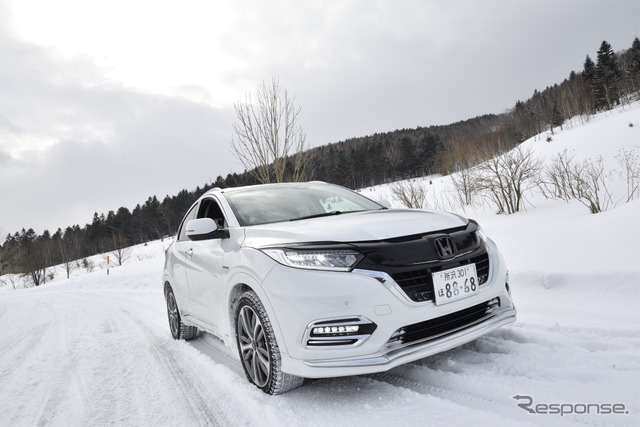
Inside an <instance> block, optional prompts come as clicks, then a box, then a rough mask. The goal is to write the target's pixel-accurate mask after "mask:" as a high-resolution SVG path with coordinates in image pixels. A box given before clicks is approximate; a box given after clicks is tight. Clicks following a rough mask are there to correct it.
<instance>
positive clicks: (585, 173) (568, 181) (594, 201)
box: [541, 150, 613, 213]
mask: <svg viewBox="0 0 640 427" xmlns="http://www.w3.org/2000/svg"><path fill="white" fill-rule="evenodd" d="M609 175H610V174H607V173H605V170H604V163H603V159H602V156H599V157H597V158H596V159H595V160H594V159H590V158H589V159H585V160H583V161H582V163H578V162H576V161H575V160H574V155H573V154H571V153H569V152H568V151H567V150H564V151H562V152H561V153H558V154H557V155H556V157H555V158H554V159H553V160H552V162H551V164H550V165H549V166H547V168H546V170H545V173H544V178H545V179H544V182H543V183H541V188H542V191H543V193H544V194H545V196H546V197H549V198H558V199H561V200H571V199H575V200H578V201H579V202H580V203H582V204H583V205H584V206H586V207H587V208H588V209H589V212H591V213H598V212H602V211H606V210H607V209H608V208H609V207H610V206H611V205H612V204H613V200H612V195H611V191H610V189H609Z"/></svg>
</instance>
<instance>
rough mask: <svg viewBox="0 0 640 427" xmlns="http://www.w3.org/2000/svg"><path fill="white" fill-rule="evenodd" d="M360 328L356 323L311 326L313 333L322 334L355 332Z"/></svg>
mask: <svg viewBox="0 0 640 427" xmlns="http://www.w3.org/2000/svg"><path fill="white" fill-rule="evenodd" d="M359 330H360V326H358V325H347V326H331V327H329V326H327V327H319V328H313V333H314V335H316V334H317V335H324V334H355V333H357V332H358V331H359Z"/></svg>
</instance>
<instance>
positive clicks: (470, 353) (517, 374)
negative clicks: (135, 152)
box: [0, 258, 640, 426]
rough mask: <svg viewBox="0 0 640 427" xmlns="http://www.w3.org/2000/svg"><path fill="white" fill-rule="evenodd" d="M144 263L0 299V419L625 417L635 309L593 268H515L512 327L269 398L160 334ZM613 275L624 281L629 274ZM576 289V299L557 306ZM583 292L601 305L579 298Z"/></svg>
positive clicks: (156, 263) (206, 346) (291, 421)
mask: <svg viewBox="0 0 640 427" xmlns="http://www.w3.org/2000/svg"><path fill="white" fill-rule="evenodd" d="M160 268H161V259H160V258H156V259H152V260H147V261H144V262H142V263H138V264H137V265H132V266H131V267H127V266H124V267H121V268H119V269H117V270H114V271H112V273H111V275H110V276H109V277H106V276H105V275H104V272H95V273H91V274H88V275H85V276H80V277H77V278H75V279H71V280H70V281H68V283H65V282H64V281H63V282H62V283H60V284H55V283H54V284H51V285H49V286H47V288H41V289H31V290H24V291H20V292H4V293H2V294H0V295H1V297H0V325H1V328H2V329H1V332H0V346H1V348H2V349H3V350H2V356H1V358H0V361H1V362H2V364H1V368H0V384H1V385H2V393H1V395H0V397H1V399H0V424H1V425H11V426H21V425H78V426H80V425H83V426H84V425H104V424H117V425H284V424H286V425H389V424H390V423H393V424H395V425H425V423H426V424H428V425H451V424H452V423H453V424H459V425H462V424H468V425H469V424H474V425H505V426H507V425H509V426H513V425H558V424H562V423H565V422H566V423H568V424H574V423H575V422H578V423H580V424H587V425H600V424H616V425H633V424H634V423H637V422H638V420H639V418H638V413H639V412H640V405H639V402H638V396H639V395H640V390H639V389H638V387H639V383H640V381H639V380H640V360H639V357H638V351H639V349H640V336H639V335H638V333H637V332H638V327H637V325H638V322H639V320H640V319H639V316H638V314H637V310H627V309H626V305H628V306H633V305H635V306H636V307H637V304H638V303H639V302H640V301H638V298H637V293H635V294H634V293H629V294H626V295H625V294H624V292H620V290H618V291H617V292H613V293H612V295H614V299H613V300H612V301H611V303H610V304H607V303H605V302H604V301H603V298H602V284H603V283H604V282H605V281H606V278H604V277H602V278H601V280H599V279H598V278H592V280H591V281H587V282H585V281H584V280H582V279H581V278H580V277H572V276H570V275H567V276H558V277H555V276H553V277H548V276H547V277H542V276H539V275H536V274H529V273H523V274H516V275H515V277H514V278H513V282H514V283H517V284H518V285H517V286H515V289H514V293H515V295H514V297H515V299H516V301H517V302H518V308H519V310H520V316H521V321H519V322H518V323H517V324H516V325H514V326H512V327H506V328H502V329H501V330H498V331H496V332H494V333H492V334H490V335H489V336H486V337H484V338H481V339H479V340H476V341H474V342H472V343H470V344H467V345H465V346H463V347H461V348H458V349H455V350H452V351H449V352H446V353H442V354H439V355H436V356H434V357H430V358H427V359H424V360H421V361H419V362H417V363H413V364H410V365H407V366H403V367H399V368H396V369H394V370H392V371H390V372H388V373H385V374H377V375H370V376H359V377H350V378H335V379H326V380H314V381H309V380H308V381H307V382H306V383H305V385H304V386H303V387H301V388H300V389H297V390H294V391H292V392H290V393H288V394H285V395H282V396H276V397H272V396H267V395H264V394H263V393H262V392H261V391H259V390H258V389H256V388H255V387H253V386H251V385H249V384H248V383H247V382H246V381H245V379H244V377H243V374H242V373H241V369H240V365H239V363H238V362H237V361H236V360H235V356H234V354H233V353H232V352H231V351H230V350H228V349H226V348H225V347H224V346H223V345H222V343H221V342H220V341H219V340H217V339H215V338H214V337H212V336H209V335H205V336H203V337H201V338H199V339H197V340H195V341H192V342H190V343H187V342H175V341H173V340H172V339H171V336H170V333H169V330H168V326H167V320H166V317H165V311H164V300H163V297H162V294H161V291H160V288H159V286H158V285H157V283H159V269H160ZM628 279H629V280H633V281H635V283H640V280H639V279H640V277H638V276H637V275H636V276H633V277H631V276H630V277H628ZM550 282H553V283H550ZM576 288H577V289H580V298H579V300H578V301H577V302H578V304H575V305H572V301H573V300H574V298H573V297H572V295H574V294H575V289H576ZM615 295H618V297H615ZM634 295H635V297H634ZM634 298H635V299H634ZM587 300H593V301H601V302H596V303H593V304H588V305H587V306H585V305H584V304H583V301H587ZM547 302H548V303H547ZM621 304H622V305H621ZM594 307H600V309H599V310H598V312H597V313H591V312H590V311H591V310H592V309H593V308H594ZM565 308H567V310H566V309H565ZM567 314H570V315H567ZM599 319H600V320H599ZM585 321H586V323H585ZM598 324H600V325H601V326H597V325H598ZM516 395H520V396H530V398H531V399H533V400H534V405H535V404H549V405H551V404H565V405H574V406H571V407H570V406H565V411H569V410H571V411H578V412H579V411H583V408H582V407H581V406H577V405H580V404H598V405H605V404H606V405H609V404H615V403H618V404H623V405H624V411H625V412H629V413H628V414H626V413H625V414H619V415H615V414H600V415H598V414H595V412H594V411H595V410H596V407H595V406H592V407H591V409H590V412H591V413H590V414H583V415H576V414H566V415H564V416H562V417H561V416H560V415H552V414H548V415H544V414H530V413H528V412H527V411H526V410H525V409H523V408H521V407H518V406H517V405H518V403H527V400H526V398H521V399H520V400H516V399H514V398H513V396H516ZM603 407H604V406H603ZM598 409H600V408H598Z"/></svg>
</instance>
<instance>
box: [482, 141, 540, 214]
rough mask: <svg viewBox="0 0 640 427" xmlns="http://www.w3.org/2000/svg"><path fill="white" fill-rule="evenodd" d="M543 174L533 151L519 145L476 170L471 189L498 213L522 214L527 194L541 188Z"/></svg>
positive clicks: (494, 157)
mask: <svg viewBox="0 0 640 427" xmlns="http://www.w3.org/2000/svg"><path fill="white" fill-rule="evenodd" d="M541 170H542V162H541V161H540V160H539V159H537V158H536V157H534V155H533V151H531V150H530V149H525V148H522V146H521V145H520V146H518V147H516V148H514V149H512V150H510V151H507V152H506V153H503V154H500V155H495V156H493V157H492V158H490V159H489V160H487V161H485V162H483V163H481V164H479V165H477V166H476V167H474V169H473V177H472V178H471V184H470V185H471V187H472V188H474V189H477V191H478V192H479V193H480V194H483V195H484V196H485V197H487V198H488V199H489V200H490V201H491V202H493V203H494V204H495V205H496V206H497V208H498V211H499V212H504V213H507V214H512V213H515V212H519V211H520V210H521V208H522V206H523V203H524V200H525V193H526V192H527V191H529V190H531V189H532V188H534V187H536V186H538V184H539V176H540V171H541Z"/></svg>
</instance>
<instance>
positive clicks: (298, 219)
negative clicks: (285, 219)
mask: <svg viewBox="0 0 640 427" xmlns="http://www.w3.org/2000/svg"><path fill="white" fill-rule="evenodd" d="M341 213H344V212H342V211H331V212H323V213H319V214H315V215H307V216H301V217H300V218H291V219H290V220H289V221H300V220H303V219H311V218H320V217H323V216H333V215H340V214H341Z"/></svg>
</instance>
